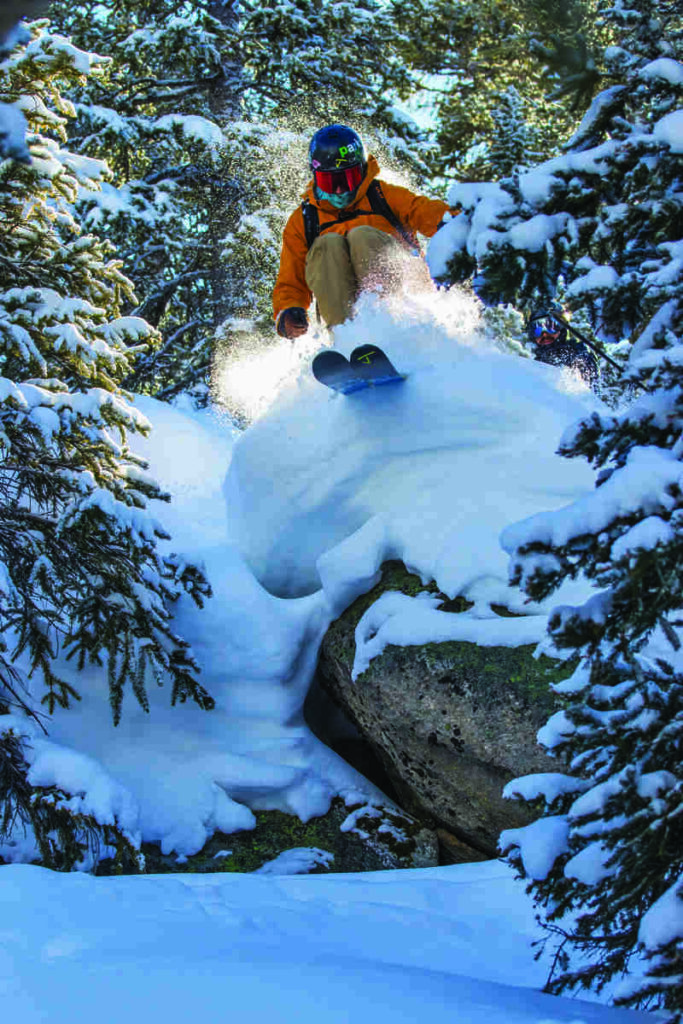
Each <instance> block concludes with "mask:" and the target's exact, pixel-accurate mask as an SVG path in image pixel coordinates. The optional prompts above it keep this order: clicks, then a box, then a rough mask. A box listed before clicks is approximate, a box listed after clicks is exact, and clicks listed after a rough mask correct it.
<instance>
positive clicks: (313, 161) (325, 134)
mask: <svg viewBox="0 0 683 1024" xmlns="http://www.w3.org/2000/svg"><path fill="white" fill-rule="evenodd" d="M365 163H366V155H365V146H364V145H363V140H362V139H361V137H360V135H359V134H358V132H354V130H353V128H347V127H346V125H343V124H328V125H327V126H326V127H325V128H320V129H319V130H318V131H317V132H316V133H315V135H314V136H313V138H312V139H311V144H310V146H309V147H308V165H309V167H310V168H311V170H312V171H343V170H346V168H347V167H356V166H357V165H358V164H360V165H362V166H364V165H365Z"/></svg>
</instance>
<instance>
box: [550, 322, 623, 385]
mask: <svg viewBox="0 0 683 1024" xmlns="http://www.w3.org/2000/svg"><path fill="white" fill-rule="evenodd" d="M553 316H554V317H555V319H556V320H559V321H560V323H562V324H564V326H565V327H566V328H567V330H568V331H571V332H572V334H575V335H576V337H577V338H578V339H579V341H582V342H583V343H584V345H588V347H589V348H590V349H592V350H593V351H594V352H595V354H596V355H598V356H601V358H602V359H605V360H606V361H607V362H608V363H609V364H610V366H613V367H614V369H615V370H618V371H619V373H621V371H622V369H623V367H621V366H619V363H617V362H616V360H614V359H612V357H611V356H608V355H607V353H606V352H603V350H602V349H601V348H600V347H599V346H598V345H596V344H595V342H594V341H591V340H590V338H587V337H586V335H585V334H582V333H581V331H579V330H577V329H576V327H572V325H571V324H570V323H569V321H567V320H565V319H564V317H562V316H560V315H559V314H558V313H553ZM634 383H635V382H634Z"/></svg>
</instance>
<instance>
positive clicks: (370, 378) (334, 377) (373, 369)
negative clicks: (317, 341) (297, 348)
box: [312, 345, 405, 395]
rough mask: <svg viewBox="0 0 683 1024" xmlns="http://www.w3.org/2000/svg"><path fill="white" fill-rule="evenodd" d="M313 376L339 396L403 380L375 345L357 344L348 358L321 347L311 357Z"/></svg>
mask: <svg viewBox="0 0 683 1024" xmlns="http://www.w3.org/2000/svg"><path fill="white" fill-rule="evenodd" d="M312 369H313V376H314V377H315V379H316V380H317V381H320V383H321V384H325V385H326V386H327V387H328V388H332V390H333V391H339V392H341V394H342V395H351V394H353V393H354V392H355V391H363V390H364V389H366V388H373V387H377V386H378V385H380V384H395V383H400V382H401V381H403V380H405V377H404V375H403V374H402V373H399V372H398V370H397V369H396V367H395V366H394V365H393V363H392V362H391V360H390V359H389V357H388V356H387V355H385V353H384V352H382V349H381V348H378V347H377V345H360V346H359V347H358V348H355V349H354V350H353V352H352V353H351V356H350V358H349V359H347V358H346V357H345V356H343V355H342V354H341V352H335V351H334V350H333V349H329V348H328V349H325V351H324V352H319V353H318V355H317V356H316V357H315V359H314V360H313V366H312Z"/></svg>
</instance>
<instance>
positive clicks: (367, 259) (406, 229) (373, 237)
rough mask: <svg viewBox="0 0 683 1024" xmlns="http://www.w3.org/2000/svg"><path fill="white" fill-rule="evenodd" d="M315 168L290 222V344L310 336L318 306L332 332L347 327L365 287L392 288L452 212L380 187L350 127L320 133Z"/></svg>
mask: <svg viewBox="0 0 683 1024" xmlns="http://www.w3.org/2000/svg"><path fill="white" fill-rule="evenodd" d="M309 166H310V169H311V171H312V173H313V179H312V181H311V182H310V183H309V185H308V188H307V189H306V192H305V195H304V201H303V203H302V204H301V206H300V207H298V208H297V209H296V210H295V211H294V213H293V214H292V215H291V217H290V218H289V220H288V221H287V225H286V227H285V230H284V234H283V238H282V255H281V257H280V270H279V273H278V276H277V281H276V283H275V288H274V290H273V310H274V314H275V323H276V326H277V331H278V334H281V335H282V336H283V337H285V338H290V339H294V338H298V337H299V336H300V335H302V334H305V333H306V331H307V330H308V313H307V309H308V307H309V306H310V304H311V301H312V299H313V298H315V300H316V302H317V304H318V309H319V312H320V315H321V316H322V319H323V320H324V321H325V323H326V324H327V326H328V327H333V326H334V325H335V324H340V323H343V322H344V321H345V320H347V319H348V318H349V317H350V316H351V313H352V310H353V306H354V303H355V301H356V298H357V297H358V292H359V291H360V290H361V289H362V287H363V285H364V284H366V283H367V282H368V280H371V281H374V280H377V279H379V280H380V281H381V280H382V279H386V280H387V281H390V280H391V277H392V265H393V266H394V267H395V265H396V263H397V262H399V261H400V259H401V257H402V256H403V255H405V254H406V253H408V252H412V253H413V254H419V246H418V242H417V238H416V234H417V232H420V234H422V235H425V236H426V237H427V238H431V236H432V235H433V234H435V233H436V230H437V228H439V227H440V226H441V223H442V221H443V219H444V216H445V214H446V213H448V212H449V207H448V204H447V203H444V202H442V201H441V200H439V199H427V198H426V197H425V196H419V195H416V194H415V193H414V192H411V191H410V190H409V189H407V188H402V187H401V186H399V185H390V184H389V183H388V182H384V181H380V180H378V178H377V175H378V174H379V165H378V163H377V161H376V159H375V158H374V156H366V153H365V147H364V145H363V142H362V139H361V138H360V136H359V135H358V134H357V133H356V132H355V131H353V129H352V128H347V127H346V126H345V125H340V124H333V125H328V126H327V127H325V128H321V129H320V130H319V131H317V132H316V133H315V135H314V136H313V138H312V140H311V144H310V147H309Z"/></svg>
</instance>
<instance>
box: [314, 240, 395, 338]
mask: <svg viewBox="0 0 683 1024" xmlns="http://www.w3.org/2000/svg"><path fill="white" fill-rule="evenodd" d="M404 256H405V249H404V248H403V246H402V245H401V243H400V242H398V241H397V239H396V238H394V237H393V235H388V234H387V233H386V231H379V230H378V229H377V228H371V227H368V226H367V225H366V224H363V225H360V226H359V227H357V228H352V229H351V231H349V232H348V234H346V235H338V234H336V233H335V232H334V231H328V232H327V233H326V234H323V235H318V237H317V238H316V240H315V242H314V243H313V245H312V246H311V248H310V251H309V253H308V256H307V258H306V284H307V285H308V287H309V288H310V289H311V291H312V292H313V295H314V296H315V298H316V301H317V303H318V309H319V310H320V315H321V317H322V318H323V320H324V321H325V323H326V324H327V326H328V327H334V325H335V324H341V323H344V321H345V320H348V319H349V317H350V316H351V313H352V311H353V305H354V303H355V301H356V298H357V297H358V292H359V291H360V290H361V289H362V288H363V287H364V286H368V285H369V286H372V285H373V284H380V283H382V284H384V283H387V284H391V279H392V276H396V275H395V273H394V274H393V275H392V264H393V265H396V264H398V263H399V262H402V260H403V257H404Z"/></svg>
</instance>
